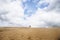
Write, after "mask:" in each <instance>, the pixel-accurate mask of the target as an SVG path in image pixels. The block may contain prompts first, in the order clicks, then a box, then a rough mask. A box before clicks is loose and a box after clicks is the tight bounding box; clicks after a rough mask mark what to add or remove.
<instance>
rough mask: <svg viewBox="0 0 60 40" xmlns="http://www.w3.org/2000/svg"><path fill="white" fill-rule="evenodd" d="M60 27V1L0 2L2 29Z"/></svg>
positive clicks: (24, 0) (0, 25)
mask: <svg viewBox="0 0 60 40" xmlns="http://www.w3.org/2000/svg"><path fill="white" fill-rule="evenodd" d="M29 25H31V27H32V28H42V27H43V28H48V27H56V26H57V27H59V26H60V0H0V27H3V26H4V27H9V26H10V27H29Z"/></svg>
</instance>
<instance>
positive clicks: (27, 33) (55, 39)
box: [0, 28, 60, 40]
mask: <svg viewBox="0 0 60 40" xmlns="http://www.w3.org/2000/svg"><path fill="white" fill-rule="evenodd" d="M0 40H60V28H0Z"/></svg>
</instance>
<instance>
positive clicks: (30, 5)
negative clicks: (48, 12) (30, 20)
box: [22, 0, 49, 16]
mask: <svg viewBox="0 0 60 40" xmlns="http://www.w3.org/2000/svg"><path fill="white" fill-rule="evenodd" d="M40 1H41V0H37V1H36V0H27V1H26V2H23V4H22V5H23V7H24V8H25V9H24V14H25V15H28V16H31V15H32V14H35V12H36V11H37V9H38V8H40V9H44V8H45V7H48V5H49V3H48V2H46V1H44V2H42V1H41V3H39V2H40Z"/></svg>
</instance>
